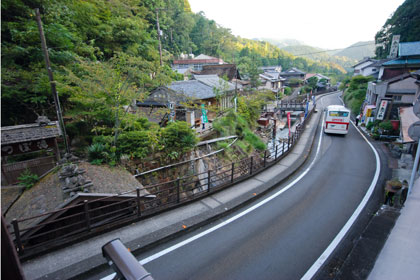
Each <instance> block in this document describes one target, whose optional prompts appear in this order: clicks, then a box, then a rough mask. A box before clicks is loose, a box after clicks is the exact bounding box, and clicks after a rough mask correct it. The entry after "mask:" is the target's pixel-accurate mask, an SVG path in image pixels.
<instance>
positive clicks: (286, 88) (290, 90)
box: [284, 87, 292, 95]
mask: <svg viewBox="0 0 420 280" xmlns="http://www.w3.org/2000/svg"><path fill="white" fill-rule="evenodd" d="M291 93H292V89H291V88H290V87H285V88H284V95H290V94H291Z"/></svg>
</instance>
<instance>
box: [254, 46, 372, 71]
mask: <svg viewBox="0 0 420 280" xmlns="http://www.w3.org/2000/svg"><path fill="white" fill-rule="evenodd" d="M254 40H257V41H265V42H268V43H270V44H273V45H275V46H277V47H279V48H280V49H282V50H284V51H286V52H288V53H291V54H293V55H295V56H300V57H305V58H308V59H311V60H314V61H317V62H326V63H329V62H331V63H335V64H338V65H340V66H341V67H343V68H345V69H346V70H347V71H349V70H351V66H353V65H354V64H355V63H356V62H357V61H359V60H361V59H363V58H364V57H366V56H370V57H371V56H374V55H375V44H374V41H365V42H357V43H355V44H353V45H351V46H349V47H347V48H345V49H342V50H339V51H326V50H324V49H321V48H316V47H312V46H308V45H305V43H303V42H301V41H298V40H295V39H272V38H257V39H254Z"/></svg>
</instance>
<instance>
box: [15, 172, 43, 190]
mask: <svg viewBox="0 0 420 280" xmlns="http://www.w3.org/2000/svg"><path fill="white" fill-rule="evenodd" d="M18 180H19V183H20V184H21V185H23V186H25V187H26V189H27V190H29V189H30V188H32V186H33V185H35V184H36V182H38V181H39V177H38V175H36V174H33V173H31V171H30V170H29V169H26V170H25V171H23V172H22V173H21V174H20V176H19V177H18Z"/></svg>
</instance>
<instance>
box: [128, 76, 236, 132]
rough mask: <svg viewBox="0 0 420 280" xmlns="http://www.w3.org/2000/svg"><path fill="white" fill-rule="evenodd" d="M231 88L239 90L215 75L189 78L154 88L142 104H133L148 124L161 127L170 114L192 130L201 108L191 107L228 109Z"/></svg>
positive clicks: (232, 92) (231, 104)
mask: <svg viewBox="0 0 420 280" xmlns="http://www.w3.org/2000/svg"><path fill="white" fill-rule="evenodd" d="M235 87H236V89H237V90H239V89H240V85H235V84H233V83H230V82H227V81H225V80H223V79H221V78H219V77H218V76H217V75H193V79H192V80H189V81H176V82H172V84H170V85H169V86H167V87H159V88H157V89H155V90H154V91H153V92H152V93H151V94H150V95H149V97H148V98H147V99H146V100H145V101H143V102H140V101H137V103H136V105H137V106H138V107H139V108H140V111H142V112H143V113H145V116H146V117H147V118H148V119H149V120H150V121H154V122H156V123H159V124H160V125H165V123H166V122H167V120H168V119H169V117H170V113H172V114H173V116H172V117H173V118H174V119H176V120H183V121H186V122H188V123H190V124H191V126H192V127H194V126H195V124H196V122H197V120H198V121H199V120H200V117H201V109H197V108H196V107H198V106H194V105H200V106H201V105H204V106H205V107H206V109H207V108H208V107H209V106H218V107H219V108H220V109H226V108H231V107H233V105H234V104H233V95H234V91H235ZM169 111H171V112H169ZM157 112H159V113H157ZM212 117H213V115H212V112H209V114H208V118H209V119H211V118H212Z"/></svg>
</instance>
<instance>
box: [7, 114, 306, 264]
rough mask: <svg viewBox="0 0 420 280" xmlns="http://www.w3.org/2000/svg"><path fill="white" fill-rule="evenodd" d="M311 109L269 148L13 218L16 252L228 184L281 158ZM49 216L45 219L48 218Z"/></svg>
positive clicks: (37, 250) (36, 250)
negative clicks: (163, 179)
mask: <svg viewBox="0 0 420 280" xmlns="http://www.w3.org/2000/svg"><path fill="white" fill-rule="evenodd" d="M312 112H313V110H312V111H310V113H309V114H308V116H307V118H306V119H305V120H304V122H303V123H301V124H299V125H298V126H296V131H295V132H294V133H292V135H291V136H290V137H289V138H288V139H287V141H283V143H282V144H280V145H276V146H275V147H274V149H273V151H265V152H264V153H263V154H261V155H260V156H253V157H249V158H246V159H243V160H241V161H238V162H232V163H230V164H228V165H225V166H221V167H219V168H218V169H217V170H208V171H206V172H203V173H198V174H193V175H189V176H185V177H182V178H177V179H175V180H170V181H168V182H164V183H159V184H155V185H149V186H145V187H144V188H145V189H146V190H147V191H148V193H150V194H151V195H143V196H142V195H140V189H139V188H137V189H134V190H132V191H128V192H124V193H120V194H116V195H112V196H107V197H103V198H99V199H94V200H90V201H89V200H84V201H83V202H80V203H79V204H76V205H72V206H69V207H65V208H61V209H58V210H54V211H50V212H47V213H44V214H41V215H37V216H34V217H29V218H24V219H13V221H12V223H11V225H9V226H8V228H9V231H10V233H11V235H12V236H13V237H14V243H15V246H16V250H17V251H18V253H19V256H20V257H21V258H22V259H27V258H29V257H31V256H34V255H37V254H41V253H45V252H46V251H49V250H51V249H54V248H57V247H62V246H63V245H66V244H70V243H74V242H76V241H80V240H83V239H86V238H88V237H91V236H94V235H97V234H99V233H102V232H105V231H108V230H111V229H114V228H116V227H118V226H123V225H126V224H128V223H132V222H135V221H138V220H140V219H144V218H146V217H150V216H151V215H155V214H157V213H160V212H162V211H165V210H168V209H171V208H174V207H177V206H179V205H182V204H185V203H187V202H191V201H194V200H197V199H199V198H202V197H204V196H207V195H209V194H211V193H214V192H216V191H220V190H222V189H224V188H227V187H230V186H232V185H233V184H235V183H238V182H240V181H243V180H246V179H248V178H249V177H251V176H254V175H255V174H258V173H259V172H261V171H263V170H265V169H267V168H268V167H270V166H272V165H274V164H276V163H277V162H278V161H280V160H281V159H282V158H284V157H285V156H286V155H287V154H288V153H289V152H290V151H291V150H292V149H293V147H294V146H295V144H296V143H297V141H298V140H299V138H300V136H301V134H302V132H303V131H304V128H305V124H306V123H307V122H308V121H309V120H310V118H311V116H312ZM49 219H50V220H49Z"/></svg>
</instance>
